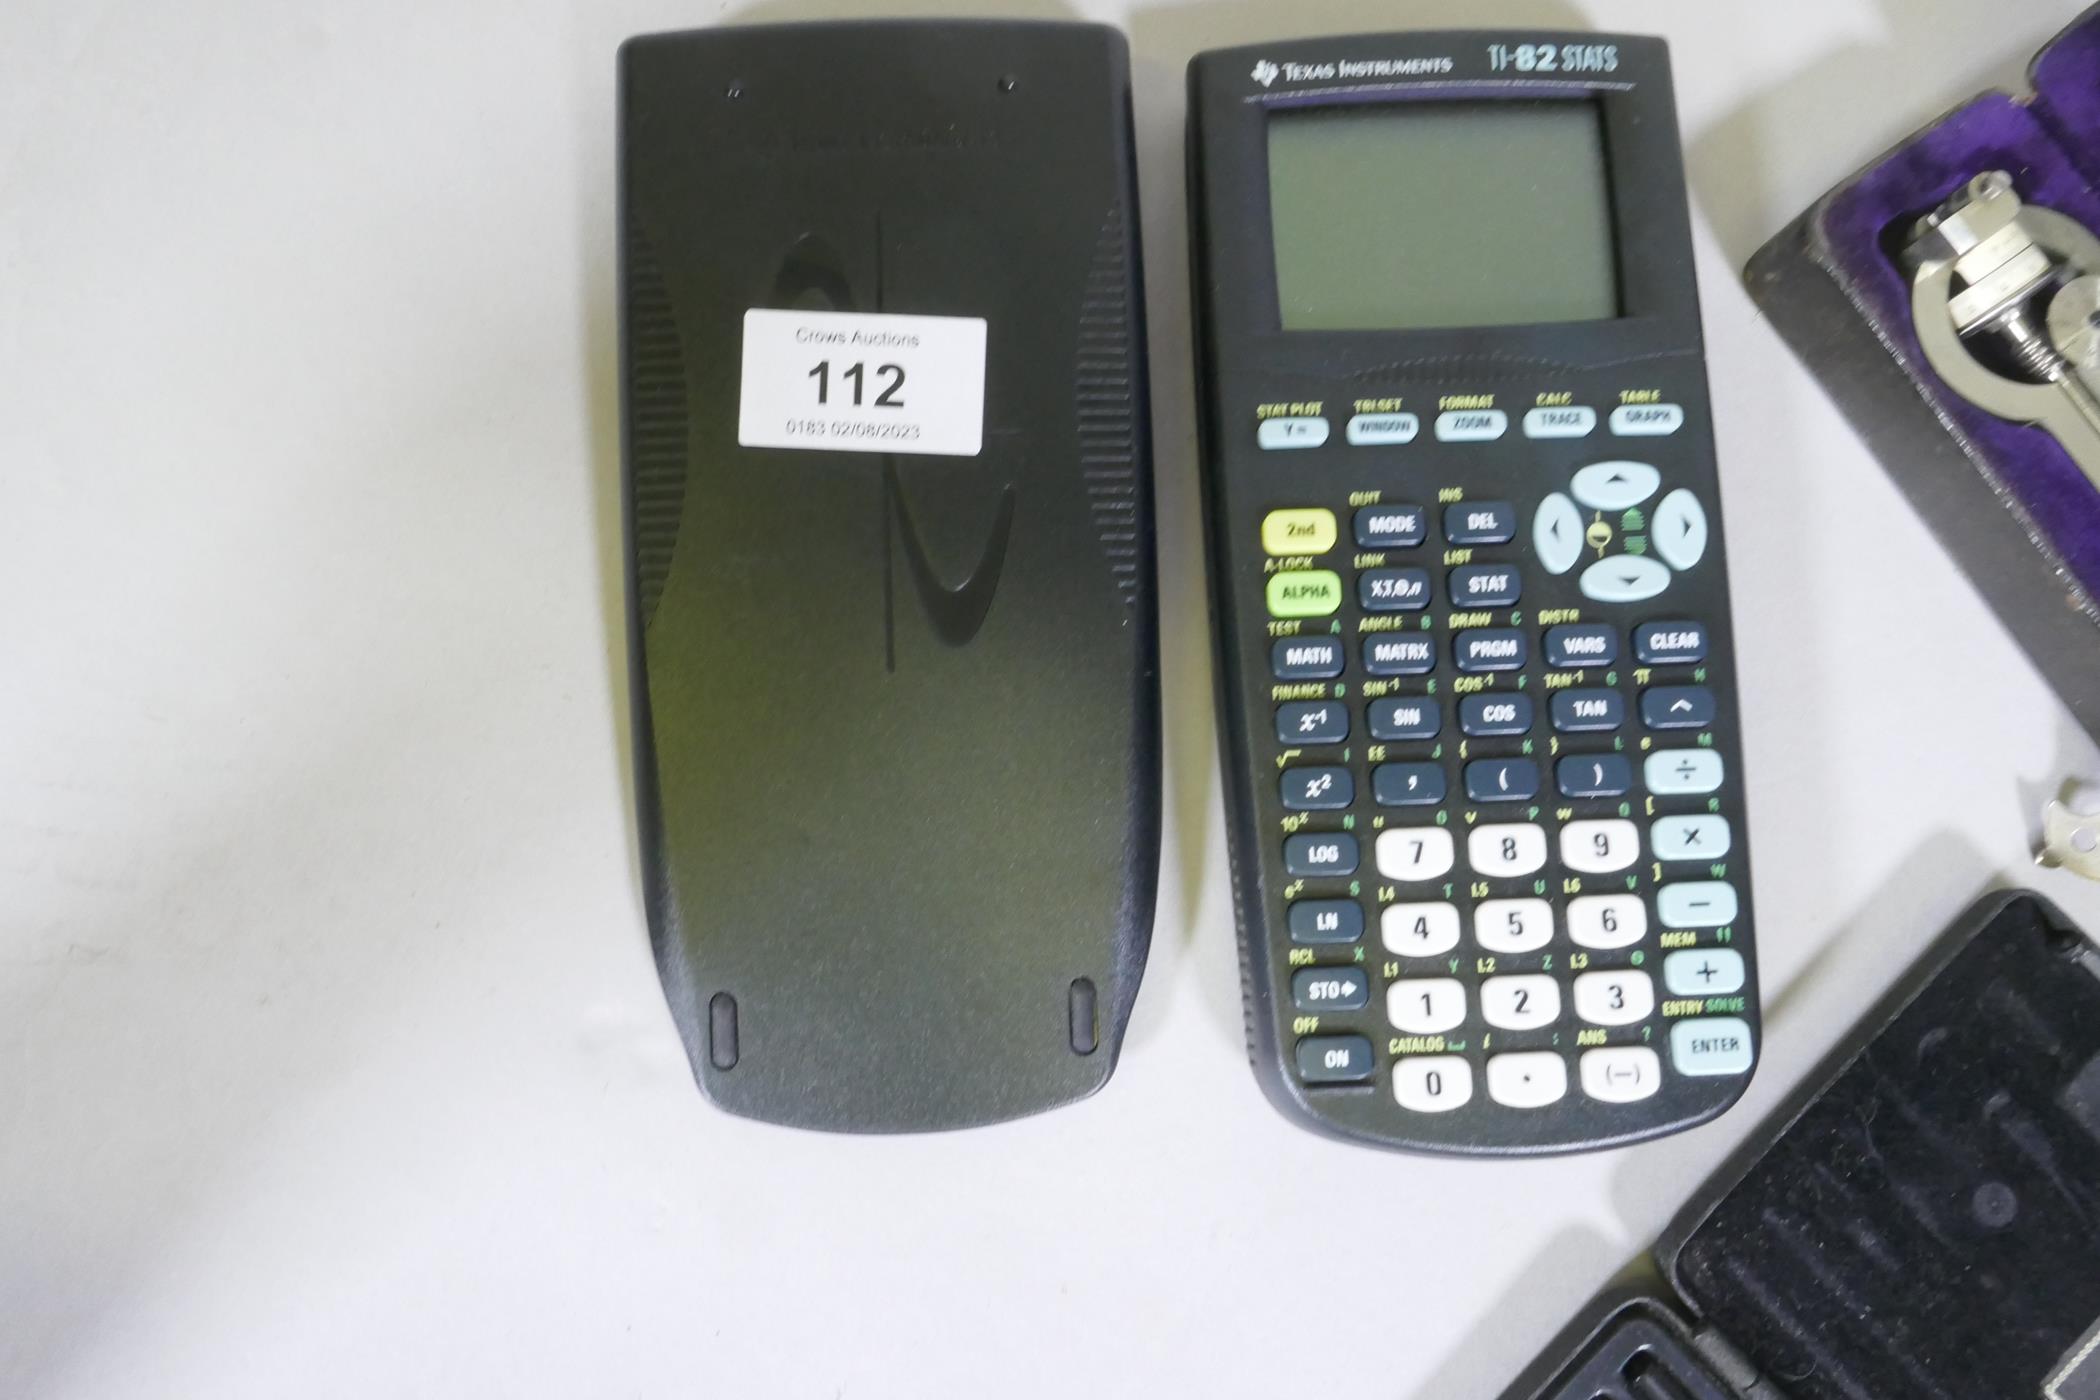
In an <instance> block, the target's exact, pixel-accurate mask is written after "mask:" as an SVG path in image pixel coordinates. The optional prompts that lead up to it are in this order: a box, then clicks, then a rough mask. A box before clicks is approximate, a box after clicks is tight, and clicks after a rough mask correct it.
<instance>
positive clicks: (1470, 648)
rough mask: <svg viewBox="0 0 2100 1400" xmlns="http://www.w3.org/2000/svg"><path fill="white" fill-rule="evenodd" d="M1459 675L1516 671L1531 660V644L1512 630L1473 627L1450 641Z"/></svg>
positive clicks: (1512, 628) (1507, 628)
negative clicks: (1465, 672) (1464, 673)
mask: <svg viewBox="0 0 2100 1400" xmlns="http://www.w3.org/2000/svg"><path fill="white" fill-rule="evenodd" d="M1451 650H1452V651H1453V652H1454V653H1456V654H1457V657H1458V669H1459V670H1461V671H1476V672H1477V671H1515V670H1519V669H1521V668H1522V667H1523V665H1524V663H1525V662H1526V661H1528V660H1530V659H1531V643H1530V641H1529V640H1528V639H1527V638H1526V637H1525V636H1524V634H1523V633H1522V632H1519V631H1518V630H1517V629H1516V628H1514V627H1475V628H1473V629H1472V630H1470V631H1466V632H1461V633H1459V634H1458V635H1457V636H1456V637H1454V638H1453V639H1452V641H1451Z"/></svg>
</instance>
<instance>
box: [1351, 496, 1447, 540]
mask: <svg viewBox="0 0 2100 1400" xmlns="http://www.w3.org/2000/svg"><path fill="white" fill-rule="evenodd" d="M1428 537H1429V512H1427V511H1425V510H1423V509H1422V508H1421V507H1420V506H1365V507H1364V508H1363V509H1362V510H1359V511H1358V512H1357V513H1356V543H1357V547H1358V548H1360V549H1413V548H1414V547H1415V546H1416V545H1418V544H1420V543H1421V542H1422V541H1423V540H1425V539H1427V538H1428Z"/></svg>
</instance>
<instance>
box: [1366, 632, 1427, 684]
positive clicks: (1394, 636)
mask: <svg viewBox="0 0 2100 1400" xmlns="http://www.w3.org/2000/svg"><path fill="white" fill-rule="evenodd" d="M1364 669H1365V670H1366V671H1369V672H1370V673H1371V674H1372V675H1374V676H1421V675H1427V674H1428V673H1429V672H1431V671H1434V670H1435V669H1436V641H1435V639H1433V638H1431V637H1429V636H1426V635H1417V634H1414V633H1401V632H1386V633H1377V632H1374V633H1372V634H1371V635H1370V636H1368V637H1366V638H1364Z"/></svg>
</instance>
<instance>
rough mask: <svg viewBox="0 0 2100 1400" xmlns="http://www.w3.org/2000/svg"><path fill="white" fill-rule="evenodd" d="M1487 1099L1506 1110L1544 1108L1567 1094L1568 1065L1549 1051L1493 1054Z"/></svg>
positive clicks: (1489, 1069)
mask: <svg viewBox="0 0 2100 1400" xmlns="http://www.w3.org/2000/svg"><path fill="white" fill-rule="evenodd" d="M1487 1078H1488V1097H1489V1098H1491V1099H1493V1100H1494V1101H1495V1102H1496V1103H1499V1104H1502V1105H1504V1106H1505V1107H1508V1108H1544V1107H1545V1106H1546V1105H1547V1104H1549V1103H1554V1102H1557V1101H1558V1100H1559V1099H1560V1097H1561V1096H1562V1095H1563V1094H1565V1093H1567V1092H1568V1062H1567V1061H1566V1060H1563V1059H1562V1058H1561V1057H1560V1056H1558V1055H1556V1054H1554V1053H1553V1052H1552V1051H1551V1050H1533V1051H1529V1052H1527V1053H1525V1054H1521V1055H1496V1056H1495V1057H1493V1058H1492V1059H1490V1060H1489V1061H1488V1075H1487Z"/></svg>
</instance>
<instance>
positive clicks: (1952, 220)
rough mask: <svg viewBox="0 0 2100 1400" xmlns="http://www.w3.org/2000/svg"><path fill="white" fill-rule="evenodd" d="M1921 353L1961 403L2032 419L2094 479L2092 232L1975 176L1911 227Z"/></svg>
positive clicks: (2097, 325)
mask: <svg viewBox="0 0 2100 1400" xmlns="http://www.w3.org/2000/svg"><path fill="white" fill-rule="evenodd" d="M1905 260H1906V261H1907V262H1908V263H1909V265H1910V268H1911V314H1912V318H1913V319H1914V321H1915V322H1916V325H1917V329H1918V339H1919V341H1920V342H1922V343H1923V345H1924V347H1925V358H1926V359H1927V360H1928V361H1929V362H1930V363H1931V365H1932V367H1933V369H1935V370H1937V371H1938V372H1939V374H1940V377H1941V378H1943V379H1945V380H1946V381H1947V383H1948V384H1949V385H1951V386H1952V387H1953V389H1954V390H1955V392H1956V393H1958V394H1960V395H1961V396H1962V397H1963V398H1965V399H1967V400H1968V401H1969V402H1971V403H1973V404H1975V405H1976V406H1977V407H1978V408H1981V409H1984V410H1985V411H1986V412H1989V413H1993V414H1996V415H1997V416H1998V417H2000V418H2008V419H2011V420H2012V421H2014V422H2018V423H2032V424H2035V425H2036V426H2038V427H2041V428H2043V429H2044V430H2046V431H2047V432H2049V433H2050V434H2051V435H2052V436H2054V437H2055V438H2056V440H2057V441H2058V442H2060V443H2062V444H2063V447H2064V450H2065V451H2067V452H2069V453H2070V454H2071V459H2072V460H2073V461H2075V462H2076V463H2077V464H2078V466H2079V468H2080V469H2081V470H2082V471H2084V472H2085V474H2086V476H2087V477H2088V478H2090V479H2091V480H2092V481H2093V483H2094V485H2095V486H2100V238H2095V237H2094V236H2093V234H2092V233H2091V232H2090V231H2088V230H2087V229H2086V227H2085V226H2084V225H2083V224H2081V223H2079V222H2078V221H2077V220H2075V219H2072V218H2070V217H2068V216H2067V215H2064V214H2060V213H2058V212H2056V211H2055V210H2053V209H2042V208H2038V207H2036V206H2034V205H2031V204H2023V203H2022V202H2021V200H2020V197H2019V195H2017V194H2015V193H2014V192H2013V185H2012V177H2011V176H2010V175H2008V174H2006V173H2005V172H2004V171H2002V170H1991V171H1986V172H1985V173H1983V174H1981V175H1978V176H1977V177H1976V178H1975V179H1973V180H1971V181H1969V183H1968V184H1966V185H1964V186H1963V187H1962V188H1961V189H1959V190H1957V191H1956V192H1955V193H1954V195H1953V197H1951V198H1950V199H1949V200H1948V201H1947V202H1946V203H1945V204H1943V205H1942V206H1941V207H1940V208H1939V209H1937V210H1936V211H1934V212H1933V213H1931V214H1929V215H1927V216H1926V217H1925V218H1923V219H1921V220H1919V222H1918V224H1917V226H1916V227H1915V228H1914V229H1912V231H1911V236H1910V243H1909V246H1908V247H1907V248H1906V249H1905Z"/></svg>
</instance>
